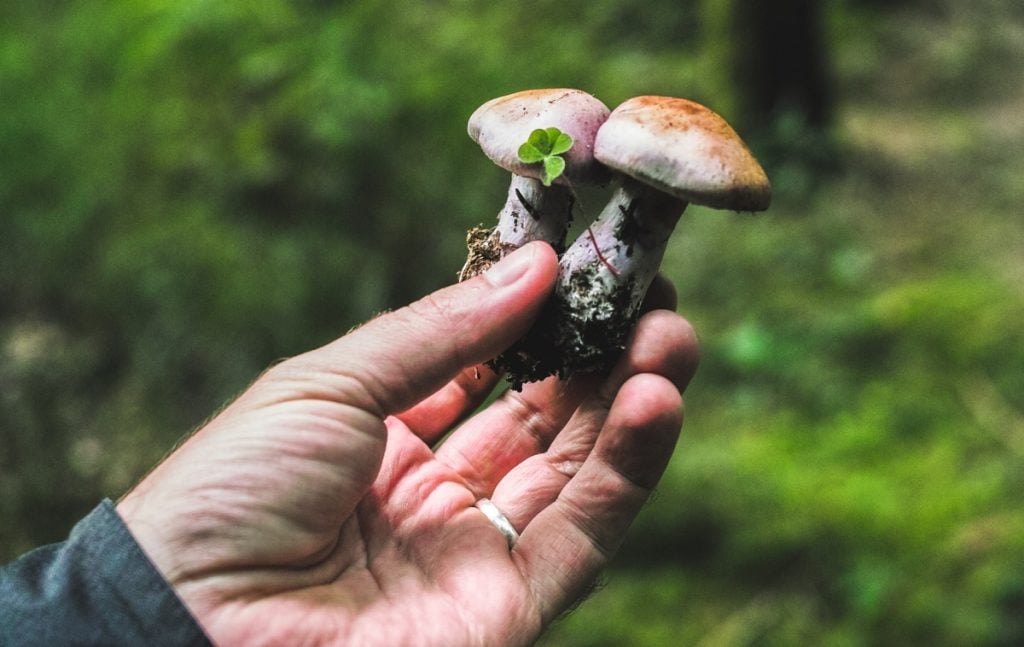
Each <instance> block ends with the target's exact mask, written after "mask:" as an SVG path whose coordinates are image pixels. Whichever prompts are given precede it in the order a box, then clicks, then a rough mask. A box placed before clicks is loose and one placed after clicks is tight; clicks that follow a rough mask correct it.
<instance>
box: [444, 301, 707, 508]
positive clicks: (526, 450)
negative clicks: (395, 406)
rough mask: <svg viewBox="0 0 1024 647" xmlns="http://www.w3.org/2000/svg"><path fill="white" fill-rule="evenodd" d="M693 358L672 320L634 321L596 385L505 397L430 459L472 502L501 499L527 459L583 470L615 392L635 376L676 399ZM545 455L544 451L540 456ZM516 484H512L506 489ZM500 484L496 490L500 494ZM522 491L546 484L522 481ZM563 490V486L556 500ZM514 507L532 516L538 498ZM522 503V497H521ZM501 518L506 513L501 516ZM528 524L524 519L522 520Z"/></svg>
mask: <svg viewBox="0 0 1024 647" xmlns="http://www.w3.org/2000/svg"><path fill="white" fill-rule="evenodd" d="M698 361H699V350H698V344H697V337H696V334H695V333H694V331H693V327H692V326H690V324H689V323H688V322H687V321H686V320H685V319H683V318H682V317H680V316H679V315H677V314H675V313H673V312H669V311H666V310H655V311H653V312H650V313H648V314H646V315H644V316H643V317H641V318H640V321H639V322H638V323H637V327H636V329H635V331H634V332H633V334H632V335H631V337H630V339H629V341H628V342H627V345H626V350H625V352H624V353H623V356H622V357H621V358H620V359H619V361H618V363H617V364H616V366H615V368H614V369H612V372H611V373H610V374H609V375H608V376H607V377H605V378H604V379H603V380H602V379H601V378H600V376H597V375H581V376H578V377H577V378H573V380H570V381H569V382H559V381H557V380H553V381H550V382H549V381H545V382H542V383H541V384H539V385H536V387H535V388H534V389H529V390H528V389H526V388H524V389H523V392H522V393H516V392H514V391H509V392H508V393H506V394H505V395H504V396H503V397H502V398H500V399H499V400H497V401H496V402H495V403H494V404H493V405H492V406H491V407H489V408H488V409H487V410H485V411H483V412H481V413H479V414H477V415H476V416H474V417H473V418H472V419H471V420H469V421H468V422H466V423H465V424H464V425H463V426H462V427H461V428H459V430H458V431H456V432H455V433H454V434H452V436H451V438H449V439H448V440H447V441H446V442H445V443H444V444H443V445H442V446H441V447H440V448H439V449H438V451H437V457H438V459H439V460H441V461H442V462H444V463H446V464H447V465H448V466H449V467H451V468H452V469H453V470H454V471H455V472H457V473H458V474H459V475H460V476H461V477H462V479H463V480H464V481H465V482H466V483H467V485H468V486H469V487H470V488H471V489H472V490H473V491H474V493H475V494H476V495H477V496H478V497H490V496H491V493H492V492H493V493H494V496H502V492H501V490H502V489H508V488H506V487H505V483H504V481H503V480H502V479H504V478H506V475H508V476H513V474H512V471H513V470H516V472H517V473H518V472H519V471H520V470H519V467H518V466H519V465H520V464H522V463H524V462H525V463H527V465H526V467H525V468H524V469H525V470H530V469H532V467H533V465H532V463H533V462H534V459H533V458H531V457H535V456H538V455H539V456H540V458H539V460H541V461H542V462H545V463H546V468H545V469H548V470H551V471H553V475H554V476H557V473H558V466H559V465H561V464H562V463H563V462H566V461H577V462H582V460H583V459H584V458H585V457H586V455H587V453H589V451H590V449H591V448H592V447H593V443H594V439H595V438H596V435H597V433H598V431H599V430H600V429H601V425H602V424H603V423H604V419H605V416H606V415H607V412H608V409H609V407H610V406H611V403H612V401H613V400H614V399H615V395H616V392H617V391H618V390H619V387H620V386H621V385H622V384H623V383H624V382H625V381H626V380H628V379H629V378H630V377H631V376H633V375H637V374H640V373H654V374H658V375H663V376H665V377H666V378H667V379H669V380H670V381H671V382H672V383H673V384H675V385H676V386H677V388H678V389H679V390H680V391H682V390H683V389H684V388H685V387H686V385H687V384H688V383H689V381H690V379H691V378H692V377H693V374H694V373H695V372H696V370H697V364H698ZM545 450H547V451H545ZM514 481H515V478H513V482H514ZM499 482H500V483H501V484H502V485H501V487H500V488H499V490H497V491H496V490H495V488H496V487H498V484H499ZM527 483H533V484H536V485H539V486H540V485H542V484H547V483H548V481H547V480H543V481H537V480H534V479H528V480H527ZM561 485H564V479H563V480H562V481H561V483H560V484H559V485H558V488H557V489H555V493H556V494H557V491H558V490H559V489H560V488H561ZM512 490H513V491H514V492H516V493H517V494H521V495H524V496H523V497H522V498H516V500H515V505H517V506H522V505H526V506H529V509H528V510H526V511H524V513H531V512H535V511H536V508H535V506H536V503H535V500H538V499H539V500H540V501H544V497H543V495H542V493H541V492H533V491H527V492H524V491H522V488H519V487H515V488H512ZM525 495H529V496H525ZM506 514H508V512H506ZM531 517H532V514H528V516H525V517H524V518H523V519H522V520H523V522H525V521H527V520H528V519H529V518H531Z"/></svg>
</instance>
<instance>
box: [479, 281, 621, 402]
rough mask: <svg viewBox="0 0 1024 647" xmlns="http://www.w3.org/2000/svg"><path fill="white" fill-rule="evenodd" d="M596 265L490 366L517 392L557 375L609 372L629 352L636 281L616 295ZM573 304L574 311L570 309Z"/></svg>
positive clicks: (617, 289) (560, 294)
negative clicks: (605, 286) (603, 285)
mask: <svg viewBox="0 0 1024 647" xmlns="http://www.w3.org/2000/svg"><path fill="white" fill-rule="evenodd" d="M602 271H603V270H602V269H601V268H600V267H598V266H597V265H596V264H595V266H593V267H590V268H587V269H585V270H583V271H578V272H576V273H575V274H573V276H572V277H571V279H570V281H569V285H568V288H567V289H566V288H565V287H562V288H561V289H558V290H556V292H555V293H554V294H553V295H552V297H551V299H550V300H549V301H548V302H547V304H545V306H544V308H543V309H542V310H541V313H540V315H539V316H538V317H537V320H536V321H535V322H534V325H533V327H532V328H531V329H530V330H529V331H528V332H527V333H526V335H524V336H523V337H522V338H521V339H520V340H519V341H517V342H516V343H515V344H513V345H512V346H511V347H510V348H509V349H508V350H506V351H505V352H504V353H502V354H501V355H499V356H498V357H497V358H495V359H494V360H491V362H489V363H488V365H489V366H490V367H491V368H492V369H494V370H496V371H505V372H506V379H507V380H508V382H509V384H510V385H511V387H512V389H514V390H516V391H518V390H521V389H522V386H523V384H524V383H526V382H536V381H538V380H543V379H544V378H547V377H550V376H552V375H557V376H559V377H560V378H562V379H565V378H568V377H569V376H571V375H573V374H575V373H585V372H591V371H607V370H609V369H611V367H612V366H613V365H614V364H615V361H616V360H617V359H618V357H619V355H621V354H622V351H623V349H624V348H625V344H626V338H627V337H628V336H629V333H630V331H631V330H632V329H633V326H634V325H635V324H636V319H637V315H638V311H637V308H635V307H634V306H633V304H632V292H633V290H634V289H635V287H636V286H635V285H634V281H633V280H632V279H629V280H625V281H623V282H622V283H621V284H619V285H618V286H616V287H615V288H614V290H613V291H612V293H611V295H610V298H609V295H608V293H607V291H606V290H604V289H603V288H601V287H597V286H599V285H600V281H601V280H602V279H601V278H600V277H599V276H598V273H599V272H602ZM570 303H571V304H574V305H570Z"/></svg>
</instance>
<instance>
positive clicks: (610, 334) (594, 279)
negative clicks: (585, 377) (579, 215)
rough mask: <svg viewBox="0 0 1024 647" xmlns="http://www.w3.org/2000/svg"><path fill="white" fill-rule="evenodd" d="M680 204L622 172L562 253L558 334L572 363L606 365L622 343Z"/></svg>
mask: <svg viewBox="0 0 1024 647" xmlns="http://www.w3.org/2000/svg"><path fill="white" fill-rule="evenodd" d="M686 206H687V202H686V201H684V200H681V199H679V198H676V197H673V196H671V195H669V194H667V193H664V192H661V191H659V190H657V189H654V188H652V187H650V186H647V185H646V184H643V183H641V182H638V181H636V180H633V179H632V178H628V177H624V178H623V179H622V182H621V184H620V185H619V187H618V188H617V189H616V190H615V193H614V194H613V195H612V198H611V200H610V201H609V203H608V205H607V206H606V207H605V208H604V210H603V211H602V212H601V215H600V216H599V217H598V219H597V220H596V221H595V222H594V224H593V225H591V226H590V227H589V228H588V230H587V231H584V232H583V234H581V235H580V237H579V238H577V239H576V241H575V242H574V243H573V244H572V245H571V246H570V247H569V249H567V250H566V252H565V254H563V255H562V258H561V261H560V263H559V272H558V282H557V283H556V284H555V292H554V299H555V300H556V302H557V303H559V310H560V314H561V318H560V319H561V320H560V321H559V324H558V326H559V331H558V332H557V333H556V336H557V338H558V342H557V343H558V346H559V347H561V348H562V350H563V352H564V357H565V359H566V361H567V362H568V363H570V364H571V366H569V367H567V368H569V369H570V370H571V371H578V370H593V369H598V368H607V367H608V366H609V365H610V363H611V362H612V361H614V357H615V356H616V355H617V354H618V351H620V350H621V349H622V348H623V347H624V344H625V341H626V337H627V335H628V334H629V331H630V330H631V329H632V328H633V324H634V323H635V322H636V319H637V315H638V314H639V312H640V304H641V303H642V301H643V299H644V295H646V294H647V288H648V287H650V285H651V281H653V280H654V277H655V275H656V274H657V273H658V267H659V266H660V265H661V259H662V257H663V256H664V255H665V246H666V244H667V243H668V239H669V236H670V235H671V234H672V230H673V229H674V228H675V225H676V223H677V222H678V220H679V217H680V216H681V215H682V213H683V211H684V210H685V209H686Z"/></svg>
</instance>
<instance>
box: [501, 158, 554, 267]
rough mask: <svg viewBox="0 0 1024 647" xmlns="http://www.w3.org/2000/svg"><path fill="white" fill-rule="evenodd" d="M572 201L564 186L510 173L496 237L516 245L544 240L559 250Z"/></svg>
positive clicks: (520, 245) (508, 243)
mask: <svg viewBox="0 0 1024 647" xmlns="http://www.w3.org/2000/svg"><path fill="white" fill-rule="evenodd" d="M573 202H574V200H573V195H572V192H571V191H570V190H569V189H568V188H567V187H565V186H562V185H560V184H553V185H551V186H544V184H543V183H542V182H541V181H540V180H536V179H534V178H531V177H526V176H523V175H515V174H513V175H512V182H511V183H510V184H509V187H508V198H507V199H506V200H505V206H504V207H503V208H502V210H501V212H500V213H498V225H497V226H496V227H495V233H497V235H498V240H499V241H500V242H501V243H502V244H503V245H511V246H513V247H517V248H518V247H522V246H523V245H525V244H526V243H529V242H532V241H535V240H543V241H545V242H547V243H550V244H551V246H552V247H554V248H555V249H556V250H561V249H562V248H564V247H565V233H566V231H567V230H568V229H569V222H570V221H571V220H572V208H573Z"/></svg>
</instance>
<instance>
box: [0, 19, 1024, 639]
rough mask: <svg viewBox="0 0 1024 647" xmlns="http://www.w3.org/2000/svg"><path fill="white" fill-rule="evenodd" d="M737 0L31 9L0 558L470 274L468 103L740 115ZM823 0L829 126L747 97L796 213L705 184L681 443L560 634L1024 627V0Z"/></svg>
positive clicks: (475, 202)
mask: <svg viewBox="0 0 1024 647" xmlns="http://www.w3.org/2000/svg"><path fill="white" fill-rule="evenodd" d="M736 2H738V0H702V1H701V2H690V3H679V2H675V1H670V0H650V2H646V3H635V2H625V1H622V0H588V1H585V2H584V1H583V0H560V1H558V2H555V1H554V0H550V1H549V0H539V1H538V2H531V3H494V2H484V1H483V0H467V1H464V2H440V3H406V4H403V5H402V7H401V10H400V11H396V10H395V3H393V2H384V1H383V0H353V1H352V2H347V3H315V2H288V1H287V0H250V1H249V2H244V3H243V2H232V1H219V2H212V1H209V0H179V1H178V2H165V1H163V0H131V1H129V0H107V2H103V3H92V2H79V3H70V2H39V1H38V0H32V1H30V0H13V1H10V2H7V3H4V4H3V6H2V7H0V105H2V106H3V107H2V110H0V448H2V449H0V561H5V560H6V559H8V558H10V557H13V556H14V555H16V554H18V553H20V552H22V551H25V550H26V549H28V548H30V547H32V546H34V545H38V544H40V543H43V542H46V541H53V540H57V539H60V538H61V537H63V536H64V535H65V534H66V533H67V530H68V529H69V528H70V526H71V525H72V524H73V523H74V521H75V520H76V519H77V518H79V517H80V516H81V515H83V514H84V513H85V512H87V511H88V510H89V509H90V508H91V507H92V506H93V505H95V503H96V501H97V500H98V499H99V498H101V497H103V496H111V497H117V496H118V495H119V494H120V493H121V492H123V491H124V490H125V488H127V487H129V486H130V485H131V484H132V483H133V482H134V481H135V480H136V479H138V478H139V477H140V476H141V475H142V474H143V473H144V472H145V471H146V470H147V469H148V467H149V466H151V465H152V464H153V463H154V462H155V461H157V460H159V458H160V457H161V456H162V455H163V454H164V453H166V452H167V451H168V450H169V448H170V447H171V446H172V445H173V444H174V442H175V441H176V440H177V439H178V438H180V437H181V436H182V435H183V434H185V433H187V432H189V431H190V430H191V429H192V428H194V427H195V426H197V425H199V424H201V423H202V421H203V420H204V419H205V418H206V417H207V416H208V415H210V414H211V413H212V412H213V411H215V410H216V409H217V408H218V407H219V406H220V405H221V404H222V403H224V402H225V401H227V400H228V399H230V398H231V397H232V396H233V395H234V394H236V393H237V392H238V391H239V390H241V389H242V388H244V387H245V385H246V384H247V383H248V382H249V381H250V380H252V379H253V378H254V377H255V376H256V375H258V373H259V372H260V370H262V368H264V367H265V366H267V365H268V364H270V363H272V362H274V361H275V360H277V359H278V358H280V357H283V356H287V355H292V354H295V353H298V352H300V351H302V350H305V349H307V348H309V347H312V346H314V345H317V344H321V343H324V342H326V341H328V340H330V339H332V338H334V337H336V336H337V335H340V334H342V333H344V332H345V330H347V329H348V328H349V327H350V326H352V325H355V324H356V323H358V322H360V321H362V320H365V319H367V318H369V317H371V316H373V315H374V314H375V313H376V312H379V311H381V310H383V309H386V308H391V307H396V306H399V305H401V304H403V303H406V302H408V301H409V300H411V299H412V298H414V297H416V296H418V295H420V294H423V293H425V292H427V291H429V290H432V289H435V288H437V287H440V286H441V285H444V284H447V283H450V282H452V281H453V280H454V276H455V272H456V271H457V270H458V268H459V266H460V265H461V260H462V258H464V256H465V249H464V235H465V231H466V230H467V229H468V228H469V227H471V226H473V225H476V224H477V223H480V222H489V221H490V219H492V218H493V208H494V204H495V202H496V201H497V200H499V199H500V196H502V195H503V194H504V192H505V190H506V186H507V177H506V176H505V175H504V174H502V173H500V172H498V170H497V169H495V168H494V167H493V165H491V164H488V163H486V160H484V162H481V158H480V155H479V150H478V149H477V147H476V146H475V145H474V144H473V143H472V142H471V141H470V140H469V139H468V137H466V135H465V127H466V120H467V119H468V116H469V115H470V114H471V113H472V111H473V110H474V109H475V108H476V107H477V106H478V105H480V104H481V103H483V102H484V101H486V100H488V99H491V98H493V97H497V96H501V95H504V94H508V93H510V92H514V91H517V90H521V89H526V88H539V87H579V88H581V89H584V90H587V91H588V92H592V93H593V94H595V95H596V96H597V97H599V98H601V99H602V100H603V101H604V102H606V103H607V104H608V105H609V106H611V107H614V106H615V105H617V104H618V103H619V102H621V101H622V100H624V99H626V98H629V97H631V96H635V95H639V94H664V95H672V96H682V97H689V98H693V99H695V100H697V101H700V102H701V103H704V104H706V105H708V106H710V107H711V108H713V109H715V110H716V111H717V112H720V113H721V114H723V115H724V116H726V117H727V118H729V119H734V118H736V117H738V116H739V115H742V114H744V111H745V110H746V106H747V105H748V104H747V103H745V102H748V101H749V98H747V97H746V95H745V93H744V92H742V91H741V89H745V88H740V87H739V85H738V84H737V83H736V82H734V80H733V78H732V76H731V75H730V74H729V72H728V70H729V66H730V61H732V60H734V57H735V55H736V54H735V51H734V50H735V48H736V47H738V46H739V43H741V42H743V43H749V42H752V41H750V40H744V39H743V34H742V33H734V31H733V30H734V29H736V27H735V25H734V21H732V20H730V18H729V16H730V11H731V8H732V7H733V6H734V3H736ZM822 15H823V18H824V20H823V25H822V32H821V36H822V39H823V42H824V43H826V45H827V56H828V63H829V69H830V77H831V84H832V95H833V97H834V101H835V104H834V109H833V110H832V111H831V114H832V115H833V116H832V118H831V119H832V121H831V123H830V125H829V126H827V127H822V126H820V125H819V124H817V123H816V122H815V121H814V120H812V119H809V118H808V117H807V115H806V114H805V111H804V110H802V109H801V108H800V107H799V106H800V104H799V102H798V101H795V100H793V98H792V97H788V98H786V97H784V98H783V103H782V107H781V108H779V109H778V111H777V112H775V113H773V114H772V116H771V119H770V120H769V122H770V123H769V124H768V125H766V126H763V127H758V128H755V129H752V130H751V129H747V128H745V127H744V125H743V123H740V122H741V121H742V119H739V120H738V121H737V122H736V125H737V127H738V129H739V131H740V133H741V134H742V135H743V136H744V138H745V139H746V140H747V141H748V142H749V143H750V145H751V147H752V148H753V149H754V151H755V152H756V153H757V154H758V157H759V158H760V159H761V160H762V161H763V162H764V163H765V164H766V167H767V170H768V171H769V175H770V176H771V177H772V179H773V181H774V184H775V187H776V195H777V197H776V200H775V203H774V204H773V206H772V209H771V210H770V211H768V212H767V213H766V214H763V215H758V216H751V215H749V214H726V215H723V214H721V213H715V212H711V211H709V210H705V209H700V208H696V207H694V208H691V209H688V210H687V213H686V215H685V217H684V218H683V221H682V222H681V223H680V226H679V229H678V233H677V235H676V236H674V238H673V242H672V243H671V244H670V248H669V250H668V253H667V256H666V260H665V265H664V272H665V273H666V274H667V275H668V276H669V277H671V278H672V279H673V280H674V281H675V283H676V285H677V286H678V289H679V293H680V304H681V305H680V311H681V312H683V313H684V314H686V315H687V316H688V317H689V318H690V319H691V320H692V321H693V322H694V324H695V326H696V327H697V330H698V332H699V333H700V334H701V337H702V343H703V364H702V367H701V371H700V373H699V374H698V376H697V378H696V380H695V382H694V384H693V385H692V387H691V389H690V391H689V392H688V393H687V407H688V409H687V423H686V428H685V430H684V435H683V439H682V440H681V442H680V445H679V448H678V453H677V457H676V460H675V461H674V462H673V463H672V465H671V466H670V468H669V471H668V474H667V475H666V478H665V481H664V484H663V486H662V487H661V489H660V491H659V493H658V495H657V496H656V497H655V499H654V500H653V501H652V503H651V504H650V505H649V506H648V508H647V509H646V510H645V512H644V514H643V515H642V517H641V519H640V520H639V522H638V526H637V527H636V528H635V529H634V531H633V532H632V534H631V536H630V539H629V541H628V542H627V544H626V545H625V546H624V548H623V550H622V552H621V554H620V555H619V557H618V559H617V560H616V562H615V565H614V567H613V568H611V569H610V570H609V572H608V574H607V577H606V582H605V586H604V587H603V588H602V589H601V590H599V591H598V592H596V593H595V594H594V595H593V596H592V598H591V600H590V601H589V602H588V603H587V604H585V605H583V606H582V607H581V608H580V609H579V610H578V611H576V612H575V613H574V614H572V615H571V616H569V617H568V618H567V619H565V620H564V621H563V622H561V623H560V624H559V625H558V626H556V627H555V628H554V629H553V630H552V631H551V632H550V634H549V636H548V637H547V638H546V639H545V642H546V643H547V644H551V645H570V646H572V645H679V644H683V645H716V646H717V645H728V646H731V645H755V644H756V645H803V644H808V645H814V644H828V645H877V644H882V645H909V644H922V643H924V644H931V645H966V644H969V645H1013V644H1021V643H1024V370H1022V367H1024V325H1022V322H1024V289H1022V286H1024V254H1022V253H1021V251H1022V250H1024V224H1022V223H1024V220H1022V219H1021V217H1020V214H1021V205H1022V204H1024V120H1022V119H1021V115H1022V114H1024V85H1022V84H1021V83H1020V70H1021V69H1024V10H1022V8H1021V4H1020V3H1019V2H1016V1H1014V0H985V1H980V2H972V1H970V0H938V1H937V2H932V3H924V2H918V1H915V0H906V1H904V2H898V3H883V2H874V1H868V0H834V1H832V2H828V3H823V4H822ZM552 25H557V29H552V27H551V26H552ZM523 33H528V34H530V36H531V38H530V42H529V46H526V47H524V46H523V45H524V43H523V40H522V39H521V38H518V37H515V36H514V35H515V34H523ZM750 60H756V57H755V58H751V59H750ZM787 96H788V95H787ZM787 101H792V105H791V109H790V108H787V107H786V106H787V105H790V104H787V103H786V102H787ZM581 197H582V198H583V202H584V204H586V205H587V206H588V210H590V209H592V208H593V206H594V205H600V204H602V202H603V201H604V200H603V197H604V196H603V194H598V195H591V194H587V193H585V194H584V195H583V196H581ZM580 220H582V219H580V218H577V221H580ZM577 226H581V223H578V225H577Z"/></svg>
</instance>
